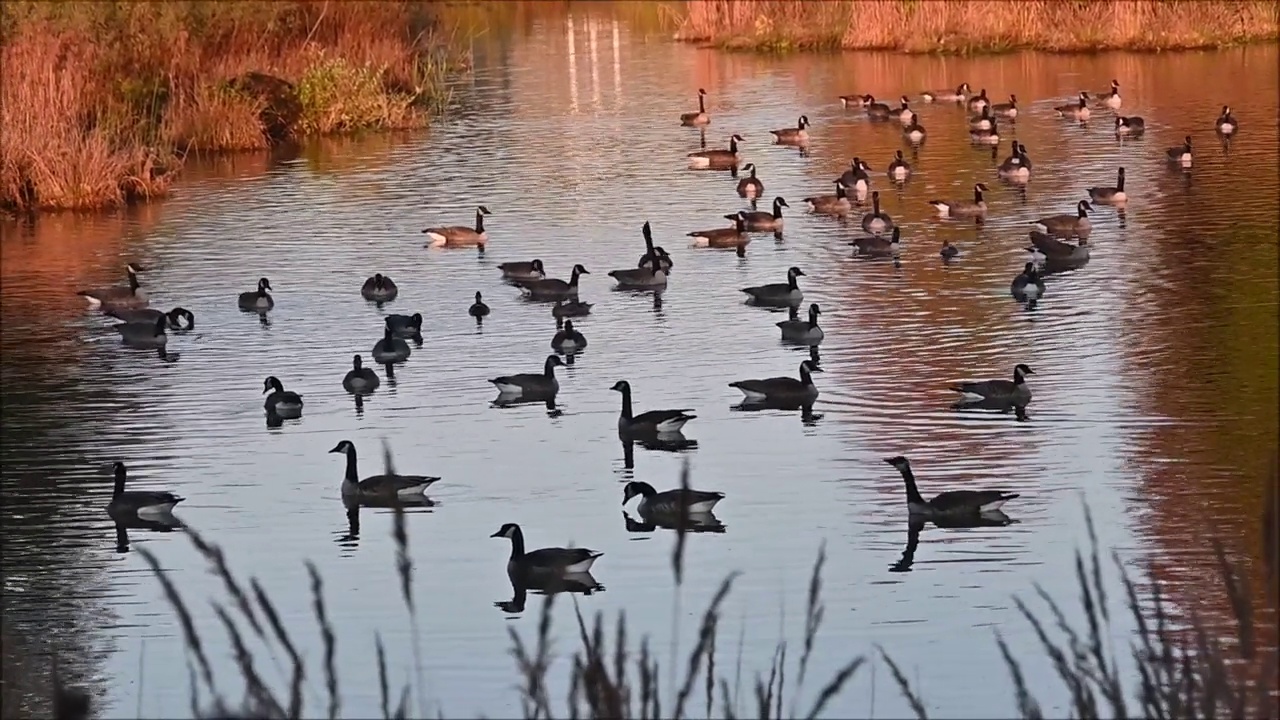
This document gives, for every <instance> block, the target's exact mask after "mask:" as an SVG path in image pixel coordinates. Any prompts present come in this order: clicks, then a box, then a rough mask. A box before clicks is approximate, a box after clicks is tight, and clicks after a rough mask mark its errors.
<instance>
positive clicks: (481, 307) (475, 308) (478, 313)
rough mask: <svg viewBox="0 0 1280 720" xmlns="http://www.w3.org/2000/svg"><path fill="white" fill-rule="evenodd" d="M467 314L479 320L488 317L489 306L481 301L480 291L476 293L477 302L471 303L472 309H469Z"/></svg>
mask: <svg viewBox="0 0 1280 720" xmlns="http://www.w3.org/2000/svg"><path fill="white" fill-rule="evenodd" d="M467 314H468V315H470V316H471V317H473V318H475V319H477V320H479V319H480V318H482V317H488V315H489V306H488V305H485V304H484V300H482V299H480V291H479V290H477V291H476V301H475V302H473V303H471V307H469V308H467Z"/></svg>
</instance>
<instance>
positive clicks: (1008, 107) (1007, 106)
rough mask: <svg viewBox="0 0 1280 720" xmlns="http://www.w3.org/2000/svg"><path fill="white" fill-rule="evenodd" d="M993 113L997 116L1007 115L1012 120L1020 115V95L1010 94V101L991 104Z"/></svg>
mask: <svg viewBox="0 0 1280 720" xmlns="http://www.w3.org/2000/svg"><path fill="white" fill-rule="evenodd" d="M991 114H992V115H995V116H997V117H1005V118H1009V119H1010V120H1012V119H1014V118H1016V117H1018V96H1017V95H1014V94H1012V93H1010V94H1009V102H1007V103H996V104H995V105H992V106H991Z"/></svg>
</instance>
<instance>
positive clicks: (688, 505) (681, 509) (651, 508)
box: [622, 480, 724, 516]
mask: <svg viewBox="0 0 1280 720" xmlns="http://www.w3.org/2000/svg"><path fill="white" fill-rule="evenodd" d="M637 495H638V496H640V504H639V505H637V506H636V511H637V512H639V513H640V515H641V516H644V515H677V514H680V513H686V514H689V515H705V514H707V513H709V512H711V510H712V509H713V508H715V506H716V503H718V502H720V501H721V500H723V499H724V493H722V492H704V491H702V490H694V489H692V488H676V489H675V490H666V491H663V492H658V491H657V490H654V489H653V486H652V485H650V484H649V483H647V482H640V481H638V480H633V481H631V482H629V483H627V484H626V485H624V486H623V487H622V504H623V505H626V504H627V503H629V502H631V498H633V497H636V496H637Z"/></svg>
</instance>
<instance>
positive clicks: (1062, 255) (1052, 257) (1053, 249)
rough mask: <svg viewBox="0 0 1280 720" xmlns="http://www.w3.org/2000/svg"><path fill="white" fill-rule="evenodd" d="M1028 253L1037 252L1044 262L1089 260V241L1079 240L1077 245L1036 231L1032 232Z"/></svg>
mask: <svg viewBox="0 0 1280 720" xmlns="http://www.w3.org/2000/svg"><path fill="white" fill-rule="evenodd" d="M1030 236H1031V247H1029V248H1027V251H1028V252H1033V253H1035V252H1038V253H1040V254H1041V255H1043V256H1044V259H1045V261H1046V262H1053V261H1058V262H1063V261H1081V260H1088V259H1089V241H1088V240H1087V239H1084V238H1081V239H1080V243H1079V244H1075V243H1069V242H1063V241H1061V240H1058V239H1057V238H1054V237H1050V236H1049V235H1046V234H1044V233H1042V232H1039V231H1038V230H1032V231H1031V233H1030Z"/></svg>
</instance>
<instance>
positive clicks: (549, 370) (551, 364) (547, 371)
mask: <svg viewBox="0 0 1280 720" xmlns="http://www.w3.org/2000/svg"><path fill="white" fill-rule="evenodd" d="M565 334H566V335H568V336H569V337H573V336H575V335H577V333H574V332H569V333H565ZM542 374H543V375H546V376H547V379H548V380H554V379H555V377H556V363H555V359H554V358H552V357H548V358H547V362H546V364H545V365H543V366H542Z"/></svg>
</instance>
